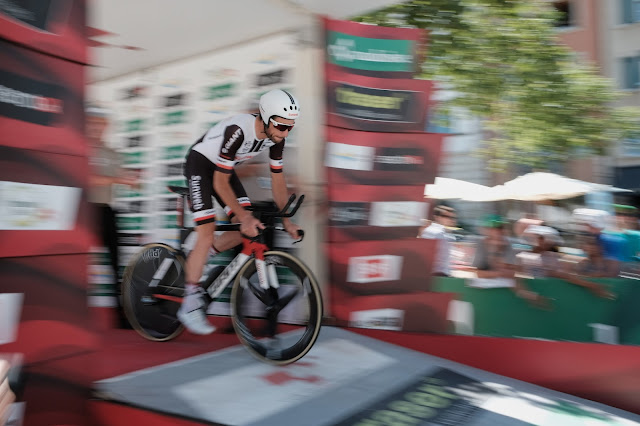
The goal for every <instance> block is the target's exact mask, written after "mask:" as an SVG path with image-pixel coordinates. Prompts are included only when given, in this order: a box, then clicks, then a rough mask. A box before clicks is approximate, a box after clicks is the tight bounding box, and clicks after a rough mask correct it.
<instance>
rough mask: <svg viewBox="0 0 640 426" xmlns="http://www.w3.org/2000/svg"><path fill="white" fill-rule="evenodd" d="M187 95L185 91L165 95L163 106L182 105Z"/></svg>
mask: <svg viewBox="0 0 640 426" xmlns="http://www.w3.org/2000/svg"><path fill="white" fill-rule="evenodd" d="M186 97H187V94H186V93H178V94H175V95H171V96H167V97H166V98H165V100H164V106H165V107H167V108H168V107H174V106H180V105H184V103H185V102H184V101H185V99H186Z"/></svg>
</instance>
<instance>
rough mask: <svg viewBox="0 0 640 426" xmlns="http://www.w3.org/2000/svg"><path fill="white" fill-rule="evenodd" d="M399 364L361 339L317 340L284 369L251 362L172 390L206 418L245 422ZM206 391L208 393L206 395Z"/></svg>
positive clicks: (227, 421)
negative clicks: (302, 356)
mask: <svg viewBox="0 0 640 426" xmlns="http://www.w3.org/2000/svg"><path fill="white" fill-rule="evenodd" d="M395 362H396V361H395V360H394V359H393V358H391V357H389V356H387V355H384V354H382V353H380V352H377V351H374V350H371V349H368V348H366V347H364V346H361V345H358V344H356V343H352V342H349V341H347V340H344V339H332V340H329V341H327V342H319V343H317V344H316V345H315V346H314V348H313V349H312V350H311V352H309V354H308V355H306V356H305V358H304V359H303V360H302V361H299V362H297V363H294V364H291V365H287V366H285V367H277V366H273V365H269V364H266V363H252V364H251V365H250V366H248V367H243V368H238V369H236V370H232V371H230V372H228V373H225V374H219V375H216V376H213V377H206V378H204V379H201V380H195V381H192V382H186V383H184V384H182V385H180V386H177V387H174V388H173V389H171V391H172V392H173V393H174V394H175V395H176V396H177V397H178V398H180V399H181V400H182V401H189V404H190V405H191V406H192V407H193V409H194V411H195V412H194V415H197V414H198V413H202V414H205V413H206V415H203V416H202V417H203V418H210V419H215V421H216V422H218V423H222V424H233V425H245V424H250V423H252V422H255V421H258V420H261V419H265V418H267V417H269V416H271V415H273V414H276V413H278V412H281V411H284V410H285V409H287V408H289V407H293V406H296V405H300V404H302V403H303V402H305V401H308V400H311V399H313V398H317V397H319V396H320V395H322V394H326V393H327V392H330V391H331V390H332V389H338V388H342V387H344V386H345V385H347V384H348V383H350V382H352V381H354V380H356V379H359V378H362V377H366V376H368V375H370V374H375V372H377V371H380V370H382V369H383V368H385V367H387V366H389V365H391V364H393V363H395ZM212 390H214V391H212ZM204 394H207V395H209V397H207V398H202V395H204ZM247 406H250V407H251V410H247V409H246V408H247ZM300 424H304V421H301V423H300Z"/></svg>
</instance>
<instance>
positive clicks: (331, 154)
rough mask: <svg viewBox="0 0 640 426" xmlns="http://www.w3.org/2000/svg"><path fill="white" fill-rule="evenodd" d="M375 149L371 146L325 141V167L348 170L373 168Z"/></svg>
mask: <svg viewBox="0 0 640 426" xmlns="http://www.w3.org/2000/svg"><path fill="white" fill-rule="evenodd" d="M375 152H376V149H375V148H374V147H371V146H357V145H347V144H344V143H337V142H327V159H326V165H327V167H333V168H336V169H350V170H373V160H374V158H375Z"/></svg>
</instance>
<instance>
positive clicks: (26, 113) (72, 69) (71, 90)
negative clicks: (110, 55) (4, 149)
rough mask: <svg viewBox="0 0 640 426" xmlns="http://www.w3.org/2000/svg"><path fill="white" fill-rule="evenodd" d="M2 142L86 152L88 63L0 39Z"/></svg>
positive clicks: (71, 151) (0, 134)
mask: <svg viewBox="0 0 640 426" xmlns="http://www.w3.org/2000/svg"><path fill="white" fill-rule="evenodd" d="M0 82H1V83H0V129H2V131H0V145H4V146H12V147H17V148H21V149H30V150H38V151H47V152H55V153H60V154H71V155H81V156H85V155H87V147H86V141H85V136H84V131H85V129H84V67H83V66H82V65H80V64H77V63H74V62H70V61H66V60H63V59H59V58H54V57H51V56H48V55H45V54H41V53H37V52H33V51H31V50H28V49H24V48H21V47H19V46H15V45H13V44H11V43H8V42H6V41H3V40H0Z"/></svg>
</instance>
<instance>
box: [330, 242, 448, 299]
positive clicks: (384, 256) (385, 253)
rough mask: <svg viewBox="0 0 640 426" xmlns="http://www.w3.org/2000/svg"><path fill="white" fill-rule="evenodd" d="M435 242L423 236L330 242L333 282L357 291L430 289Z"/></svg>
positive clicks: (376, 292) (381, 292)
mask: <svg viewBox="0 0 640 426" xmlns="http://www.w3.org/2000/svg"><path fill="white" fill-rule="evenodd" d="M436 244H437V241H435V240H425V239H421V238H412V239H404V240H390V241H358V242H350V243H343V244H335V243H334V244H332V243H330V244H328V257H329V269H330V276H331V282H332V284H333V285H335V286H337V287H339V288H342V289H344V290H346V291H347V292H351V293H354V294H392V293H408V292H416V291H429V290H430V282H431V277H430V274H431V263H432V261H433V256H432V252H433V251H434V250H435V247H436Z"/></svg>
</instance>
